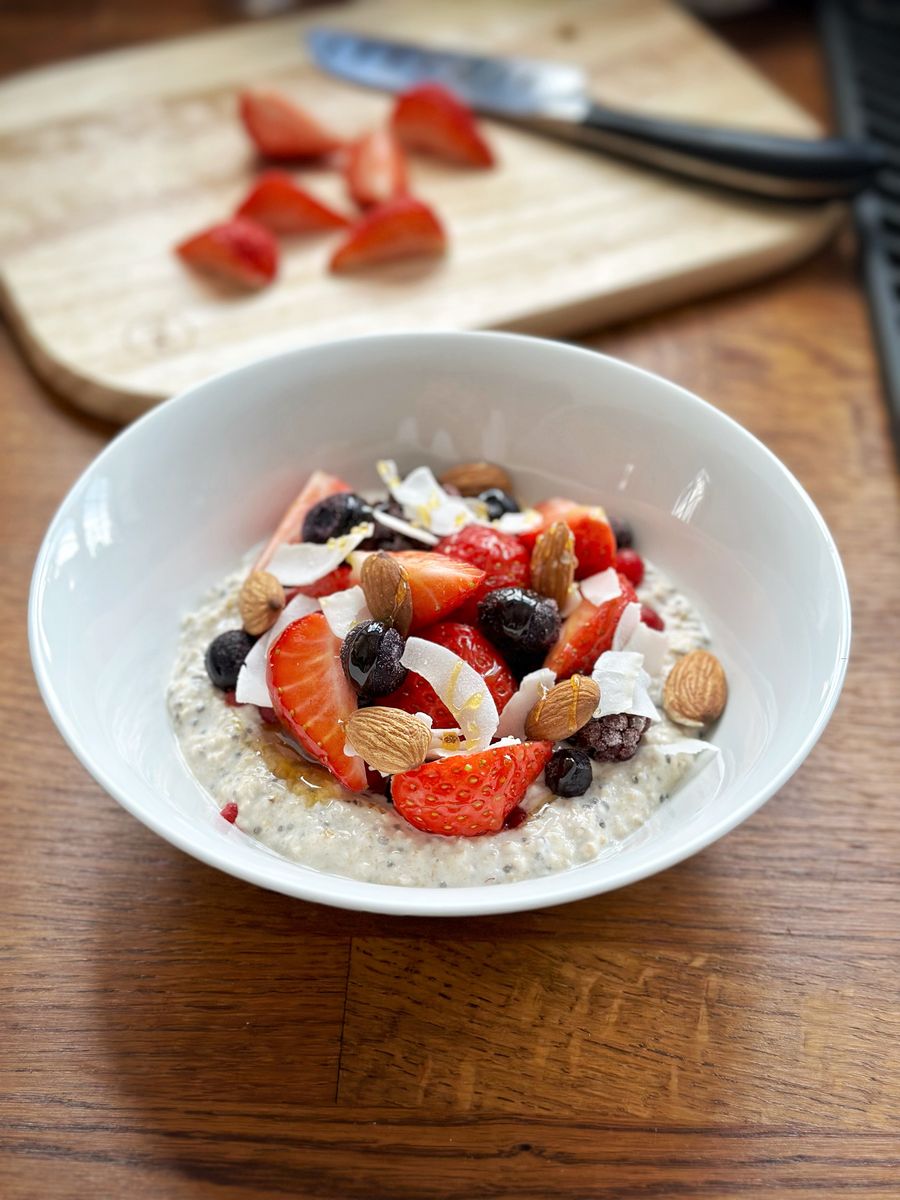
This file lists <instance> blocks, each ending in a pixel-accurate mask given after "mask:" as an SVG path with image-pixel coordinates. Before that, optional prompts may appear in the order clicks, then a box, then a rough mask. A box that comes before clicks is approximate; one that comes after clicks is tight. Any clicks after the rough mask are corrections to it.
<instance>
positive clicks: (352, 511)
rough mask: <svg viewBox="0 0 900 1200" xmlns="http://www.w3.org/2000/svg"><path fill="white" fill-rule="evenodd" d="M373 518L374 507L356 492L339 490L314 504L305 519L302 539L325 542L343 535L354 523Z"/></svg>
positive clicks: (358, 523)
mask: <svg viewBox="0 0 900 1200" xmlns="http://www.w3.org/2000/svg"><path fill="white" fill-rule="evenodd" d="M371 519H372V509H371V506H370V505H369V504H367V502H366V501H365V500H363V498H362V496H357V494H356V493H355V492H338V493H337V494H336V495H334V496H326V497H325V499H324V500H320V501H319V503H318V504H314V505H313V506H312V508H311V509H310V510H309V512H308V513H307V514H306V516H305V517H304V519H303V529H302V531H301V540H302V541H304V542H319V543H320V544H324V543H325V542H327V541H328V539H329V538H333V537H342V536H343V535H344V534H345V533H349V532H350V530H351V529H352V528H353V527H354V525H360V524H362V522H363V521H370V520H371Z"/></svg>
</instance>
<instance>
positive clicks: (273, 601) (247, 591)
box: [238, 571, 284, 637]
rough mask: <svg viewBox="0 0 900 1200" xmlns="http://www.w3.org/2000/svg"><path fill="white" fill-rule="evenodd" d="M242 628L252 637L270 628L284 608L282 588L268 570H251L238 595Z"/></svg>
mask: <svg viewBox="0 0 900 1200" xmlns="http://www.w3.org/2000/svg"><path fill="white" fill-rule="evenodd" d="M238 608H239V609H240V613H241V620H242V621H243V623H244V629H246V631H247V633H249V634H251V635H252V636H253V637H259V636H260V634H263V633H265V632H266V630H267V629H271V628H272V626H273V625H274V624H275V622H276V621H277V620H278V614H279V613H280V612H281V610H282V609H283V608H284V588H283V587H282V586H281V584H280V583H279V582H278V580H277V579H276V578H275V576H274V575H270V574H269V572H268V571H251V572H250V574H249V575H248V576H247V578H246V579H245V580H244V583H243V586H242V587H241V590H240V594H239V595H238Z"/></svg>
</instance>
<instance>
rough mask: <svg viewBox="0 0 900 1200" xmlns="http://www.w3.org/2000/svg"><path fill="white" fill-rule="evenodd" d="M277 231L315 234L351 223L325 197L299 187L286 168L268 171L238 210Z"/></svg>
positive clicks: (241, 213) (240, 215)
mask: <svg viewBox="0 0 900 1200" xmlns="http://www.w3.org/2000/svg"><path fill="white" fill-rule="evenodd" d="M237 215H238V216H239V217H249V218H250V219H251V220H253V221H258V222H259V224H260V225H265V227H266V228H267V229H270V230H271V231H272V232H273V233H315V232H317V231H319V230H323V229H343V228H344V227H345V226H347V225H349V224H350V222H349V221H348V220H347V218H346V217H345V216H342V215H341V213H339V212H335V210H334V209H333V208H329V207H328V205H327V204H323V203H322V201H321V200H317V199H316V198H315V196H313V195H310V193H309V192H307V191H305V190H304V189H303V188H301V187H298V186H297V184H296V183H294V181H293V179H291V177H290V175H288V174H287V173H286V172H285V171H266V172H265V174H263V175H261V176H260V177H259V179H258V180H257V181H256V183H255V184H254V185H253V187H252V188H251V190H250V192H249V193H248V195H247V196H246V198H245V199H244V201H243V202H242V204H241V205H240V207H239V208H238V210H237Z"/></svg>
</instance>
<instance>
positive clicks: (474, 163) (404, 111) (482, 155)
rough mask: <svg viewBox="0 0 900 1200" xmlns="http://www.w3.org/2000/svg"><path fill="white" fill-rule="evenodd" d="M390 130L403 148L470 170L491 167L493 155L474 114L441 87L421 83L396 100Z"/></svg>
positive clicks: (437, 84)
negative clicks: (471, 168)
mask: <svg viewBox="0 0 900 1200" xmlns="http://www.w3.org/2000/svg"><path fill="white" fill-rule="evenodd" d="M391 127H392V129H393V130H394V132H395V133H396V135H397V137H398V138H399V139H400V141H401V142H402V143H403V145H404V146H408V147H409V149H411V150H424V151H426V152H427V153H429V154H435V155H437V156H438V157H440V158H446V159H449V160H450V162H455V163H462V164H463V165H465V166H468V167H492V166H493V165H494V154H493V151H492V150H491V148H490V146H489V145H488V144H487V142H486V141H485V140H484V137H483V136H482V134H481V131H480V130H479V128H478V124H477V123H476V121H475V118H474V116H473V115H472V110H471V109H470V108H467V107H466V105H465V104H463V102H462V101H461V100H460V99H459V98H458V97H457V96H455V95H454V94H453V92H451V91H449V90H448V89H447V88H445V87H442V86H441V84H439V83H421V84H419V85H418V86H416V87H413V88H410V89H409V91H407V92H403V94H402V95H400V96H398V97H397V103H396V105H395V106H394V112H393V114H392V116H391Z"/></svg>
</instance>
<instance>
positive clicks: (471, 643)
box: [379, 621, 517, 729]
mask: <svg viewBox="0 0 900 1200" xmlns="http://www.w3.org/2000/svg"><path fill="white" fill-rule="evenodd" d="M422 637H423V638H424V639H425V641H426V642H435V643H436V644H437V645H438V646H446V647H447V649H448V650H452V651H453V653H454V654H458V655H459V657H460V658H461V659H462V660H463V661H464V662H467V663H468V664H469V666H470V667H472V668H473V669H474V670H475V671H477V672H478V674H479V675H480V676H481V677H482V679H483V680H484V682H485V683H486V684H487V687H488V691H489V692H490V693H491V695H492V696H493V697H494V703H495V704H496V705H497V712H498V713H500V712H503V709H504V708H505V707H506V705H507V704H508V702H509V700H510V698H511V697H512V696H513V694H514V693H515V691H516V687H517V684H516V681H515V678H514V677H513V674H512V672H511V671H510V669H509V667H508V666H507V665H506V663H505V662H504V660H503V658H502V657H501V656H500V654H499V653H498V652H497V650H495V649H494V647H493V646H492V645H491V643H490V642H489V641H488V640H487V638H486V637H485V636H484V634H483V633H480V632H479V631H478V630H477V629H473V628H472V626H471V625H460V624H458V623H457V622H456V621H443V622H441V624H439V625H433V626H432V627H431V628H430V629H426V630H425V632H424V633H423V634H422ZM379 704H384V705H387V706H388V707H389V708H402V709H404V710H405V711H406V712H409V713H417V712H423V713H427V714H428V715H429V716H430V717H431V719H432V720H433V721H434V727H435V729H454V728H455V727H456V724H457V722H456V718H455V717H453V716H452V715H451V713H450V710H449V709H448V708H447V707H446V705H445V704H444V703H443V701H442V700H441V699H440V697H439V696H438V694H437V692H436V691H435V690H434V688H433V687H432V686H431V684H430V683H429V682H428V680H427V679H423V678H422V676H421V675H416V674H415V672H413V671H410V673H409V674H408V675H407V677H406V679H405V681H404V682H403V684H402V685H401V686H400V687H399V688H397V690H396V692H391V694H390V695H389V696H385V697H384V699H383V700H379Z"/></svg>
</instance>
